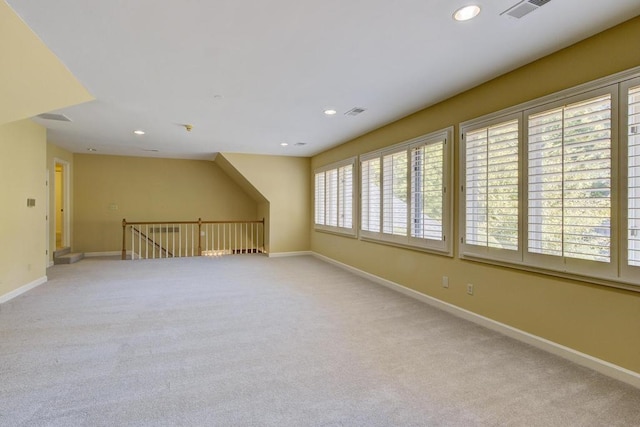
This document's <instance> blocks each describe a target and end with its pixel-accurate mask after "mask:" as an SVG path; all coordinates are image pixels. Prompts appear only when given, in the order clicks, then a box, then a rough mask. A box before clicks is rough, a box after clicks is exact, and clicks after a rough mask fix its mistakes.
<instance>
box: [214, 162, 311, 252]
mask: <svg viewBox="0 0 640 427" xmlns="http://www.w3.org/2000/svg"><path fill="white" fill-rule="evenodd" d="M218 156H222V157H223V158H224V159H226V161H228V162H229V163H230V164H231V165H232V166H233V167H234V168H235V169H236V170H237V171H238V172H239V173H240V174H242V176H243V177H244V178H245V179H247V180H248V181H249V182H250V183H251V185H252V186H253V187H255V188H256V190H257V191H258V192H259V193H260V194H261V195H262V196H264V198H265V199H266V200H267V201H268V204H267V203H266V202H261V203H260V205H259V209H260V211H261V213H262V214H264V213H266V212H267V210H268V213H269V215H268V216H267V221H266V222H267V224H266V226H267V229H266V232H265V235H266V240H267V243H268V249H267V251H268V252H269V253H283V252H298V251H308V250H309V227H310V226H311V190H310V188H309V185H308V182H309V176H310V175H311V170H310V166H309V165H310V160H309V159H308V158H302V157H285V156H261V155H254V154H236V153H224V154H218Z"/></svg>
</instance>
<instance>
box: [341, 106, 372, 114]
mask: <svg viewBox="0 0 640 427" xmlns="http://www.w3.org/2000/svg"><path fill="white" fill-rule="evenodd" d="M365 111H367V110H366V108H360V107H354V108H352V109H351V110H349V111H347V112H346V113H344V115H345V116H357V115H358V114H360V113H364V112H365Z"/></svg>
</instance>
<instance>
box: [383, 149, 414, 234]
mask: <svg viewBox="0 0 640 427" xmlns="http://www.w3.org/2000/svg"><path fill="white" fill-rule="evenodd" d="M382 203H383V212H382V221H383V222H382V225H383V227H382V229H383V230H382V231H383V232H384V233H387V234H394V235H398V236H406V235H407V217H408V210H407V151H406V150H403V151H401V152H397V153H392V154H388V155H386V156H383V157H382Z"/></svg>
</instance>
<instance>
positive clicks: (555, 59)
mask: <svg viewBox="0 0 640 427" xmlns="http://www.w3.org/2000/svg"><path fill="white" fill-rule="evenodd" d="M637 40H640V17H637V18H634V19H632V20H630V21H628V22H626V23H624V24H622V25H619V26H617V27H614V28H613V29H610V30H608V31H605V32H603V33H601V34H599V35H596V36H595V37H592V38H590V39H587V40H585V41H583V42H581V43H578V44H576V45H574V46H572V47H569V48H567V49H564V50H562V51H560V52H557V53H555V54H553V55H550V56H548V57H545V58H543V59H541V60H539V61H536V62H534V63H532V64H530V65H527V66H525V67H522V68H520V69H518V70H515V71H513V72H511V73H509V74H506V75H504V76H502V77H499V78H497V79H495V80H492V81H490V82H488V83H485V84H483V85H481V86H478V87H476V88H474V89H472V90H469V91H467V92H465V93H462V94H460V95H458V96H456V97H453V98H451V99H448V100H446V101H444V102H442V103H439V104H437V105H434V106H432V107H430V108H427V109H425V110H422V111H420V112H418V113H416V114H413V115H411V116H409V117H406V118H404V119H402V120H399V121H397V122H395V123H392V124H390V125H387V126H385V127H383V128H381V129H378V130H376V131H374V132H371V133H369V134H367V135H363V136H361V137H359V138H357V139H355V140H353V141H350V142H348V143H346V144H343V145H341V146H339V147H336V148H335V149H332V150H329V151H327V152H324V153H321V154H319V155H317V156H315V157H314V158H313V159H312V168H316V167H319V166H322V165H325V164H328V163H331V162H334V161H337V160H342V159H345V158H347V157H350V156H354V155H358V154H362V153H364V152H367V151H371V150H374V149H377V148H381V147H384V146H387V145H391V144H394V143H397V142H401V141H404V140H407V139H409V138H412V137H415V136H418V135H421V134H425V133H427V132H430V131H434V130H437V129H441V128H444V127H446V126H450V125H457V124H458V123H460V122H461V121H464V120H469V119H472V118H475V117H479V116H482V115H484V114H488V113H491V112H494V111H498V110H500V109H503V108H507V107H510V106H513V105H516V104H519V103H522V102H525V101H528V100H531V99H535V98H537V97H541V96H543V95H547V94H549V93H553V92H556V91H558V90H562V89H566V88H569V87H572V86H575V85H578V84H581V83H586V82H588V81H590V80H593V79H596V78H599V77H604V76H606V75H609V74H613V73H616V72H619V71H623V70H626V69H630V68H633V67H636V66H640V43H635V42H633V43H632V42H631V41H637ZM596 58H597V59H596ZM457 144H458V141H456V146H457ZM457 156H458V153H457V150H456V155H455V156H454V157H455V159H456V171H455V177H456V180H457V179H458V174H459V171H458V169H457V158H458V157H457ZM308 182H309V181H308ZM310 185H312V183H310ZM455 188H458V186H457V184H456V186H455ZM455 194H456V196H457V195H458V194H459V192H456V193H455ZM456 206H459V201H458V200H457V199H456ZM457 215H458V214H457V213H456V218H455V219H456V224H457V219H458V218H457ZM455 232H456V233H457V226H456V229H455ZM455 241H457V238H456V239H455ZM311 249H312V250H313V251H315V252H317V253H320V254H322V255H325V256H328V257H330V258H333V259H335V260H338V261H340V262H343V263H345V264H348V265H351V266H354V267H356V268H359V269H361V270H364V271H367V272H370V273H372V274H375V275H377V276H380V277H383V278H385V279H388V280H391V281H393V282H396V283H399V284H402V285H404V286H407V287H409V288H412V289H415V290H417V291H419V292H422V293H424V294H427V295H430V296H433V297H435V298H438V299H440V300H442V301H446V302H448V303H451V304H454V305H456V306H459V307H462V308H464V309H467V310H470V311H473V312H475V313H478V314H480V315H483V316H486V317H489V318H492V319H495V320H497V321H499V322H502V323H505V324H508V325H511V326H513V327H516V328H518V329H521V330H524V331H527V332H529V333H532V334H534V335H537V336H540V337H543V338H546V339H549V340H551V341H554V342H556V343H559V344H562V345H565V346H567V347H570V348H573V349H575V350H578V351H581V352H584V353H587V354H589V355H592V356H595V357H597V358H600V359H603V360H606V361H608V362H611V363H614V364H617V365H619V366H622V367H624V368H627V369H630V370H633V371H636V372H640V339H638V338H639V337H640V333H639V332H638V325H640V293H634V292H630V291H623V290H617V289H613V288H607V287H603V286H596V285H590V284H586V283H581V282H575V281H570V280H563V279H558V278H553V277H549V276H545V275H541V274H531V273H526V272H522V271H518V270H513V269H506V268H500V267H495V266H491V265H486V264H481V263H474V262H470V261H462V260H459V259H457V258H447V257H442V256H436V255H429V254H426V253H421V252H417V251H412V250H406V249H401V248H395V247H390V246H385V245H381V244H375V243H367V242H363V241H359V240H355V239H349V238H344V237H340V236H336V235H331V234H326V233H321V232H314V231H312V233H311ZM443 275H446V276H448V277H449V282H450V287H449V288H448V289H444V288H442V287H441V285H440V283H441V278H442V276H443ZM467 283H473V284H474V286H475V287H474V292H475V294H474V295H473V296H469V295H467V294H466V289H465V286H466V284H467Z"/></svg>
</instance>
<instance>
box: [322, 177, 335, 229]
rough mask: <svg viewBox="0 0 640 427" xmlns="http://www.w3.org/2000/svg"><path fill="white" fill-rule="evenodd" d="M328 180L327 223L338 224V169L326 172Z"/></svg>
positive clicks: (330, 224)
mask: <svg viewBox="0 0 640 427" xmlns="http://www.w3.org/2000/svg"><path fill="white" fill-rule="evenodd" d="M325 180H326V184H325V185H326V196H325V197H326V210H325V216H326V222H325V225H329V226H333V227H337V226H338V170H337V169H331V170H328V171H326V172H325Z"/></svg>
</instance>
